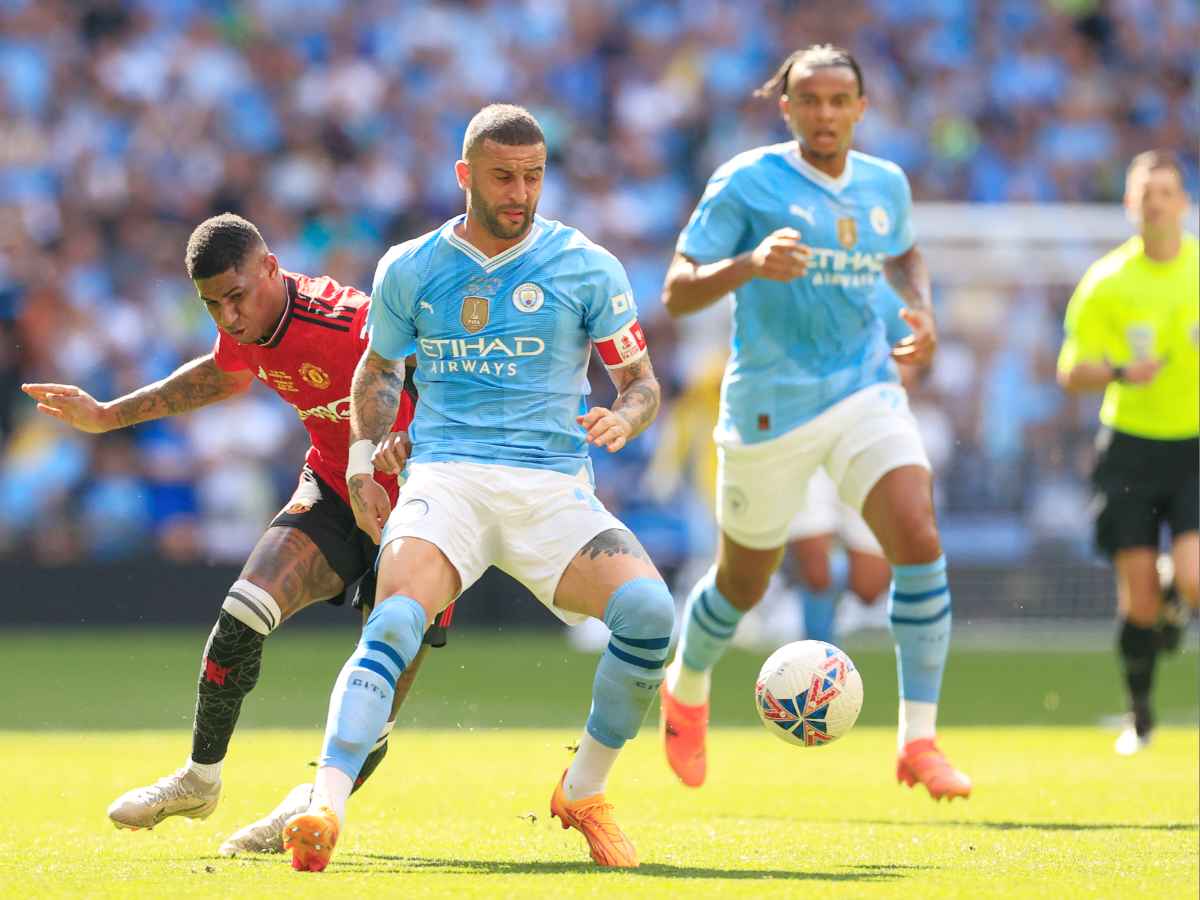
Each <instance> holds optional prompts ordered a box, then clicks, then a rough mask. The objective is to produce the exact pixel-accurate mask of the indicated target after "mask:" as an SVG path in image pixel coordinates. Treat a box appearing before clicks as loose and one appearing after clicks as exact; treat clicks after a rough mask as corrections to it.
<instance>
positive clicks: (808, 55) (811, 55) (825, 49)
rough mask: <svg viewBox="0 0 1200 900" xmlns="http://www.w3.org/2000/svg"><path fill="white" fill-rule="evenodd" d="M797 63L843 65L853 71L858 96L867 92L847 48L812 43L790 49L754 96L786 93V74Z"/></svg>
mask: <svg viewBox="0 0 1200 900" xmlns="http://www.w3.org/2000/svg"><path fill="white" fill-rule="evenodd" d="M797 63H799V64H801V65H804V66H806V67H807V68H810V69H831V68H834V67H836V66H845V67H846V68H847V69H849V70H850V71H851V72H853V73H854V80H855V81H857V82H858V96H860V97H861V96H863V95H864V94H866V92H867V90H866V87H865V86H864V84H863V74H862V69H861V68H860V67H859V65H858V60H856V59H855V58H854V57H853V56H852V55H851V53H850V51H849V50H846V49H844V48H842V47H835V46H834V45H833V44H812V45H810V46H808V47H802V48H800V49H799V50H794V51H792V53H791V54H790V55H789V56H788V58H787V59H785V60H784V61H783V62H781V63H780V64H779V68H778V69H776V70H775V74H774V75H772V76H771V77H770V78H768V79H767V80H766V81H764V82H763V84H762V87H760V88H759V89H758V90H756V91H755V92H754V96H755V97H772V96H774V95H776V94H787V84H788V76H789V75H790V74H791V73H792V67H793V66H795V65H796V64H797Z"/></svg>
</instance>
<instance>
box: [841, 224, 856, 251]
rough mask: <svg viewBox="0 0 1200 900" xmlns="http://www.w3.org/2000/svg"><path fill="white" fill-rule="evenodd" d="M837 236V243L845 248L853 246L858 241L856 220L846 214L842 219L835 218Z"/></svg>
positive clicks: (849, 248)
mask: <svg viewBox="0 0 1200 900" xmlns="http://www.w3.org/2000/svg"><path fill="white" fill-rule="evenodd" d="M837 237H838V243H839V244H841V245H842V246H843V247H845V248H846V249H847V250H851V249H853V248H854V245H855V244H857V243H858V222H856V221H855V220H854V219H852V218H850V217H849V216H847V217H846V218H844V219H838V220H837Z"/></svg>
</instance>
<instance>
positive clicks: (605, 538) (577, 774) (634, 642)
mask: <svg viewBox="0 0 1200 900" xmlns="http://www.w3.org/2000/svg"><path fill="white" fill-rule="evenodd" d="M554 603H555V605H556V606H559V607H561V608H563V609H566V610H570V611H572V612H582V613H586V614H588V615H591V616H595V617H596V618H599V619H602V620H603V621H604V624H605V625H607V626H608V628H609V630H610V632H611V637H610V640H609V642H608V646H607V647H606V648H605V649H604V652H603V653H601V654H600V659H599V661H598V662H597V664H596V676H595V678H594V679H593V680H592V703H591V711H590V713H589V715H588V718H587V723H586V725H585V726H584V729H583V734H582V735H580V738H579V750H578V752H577V753H576V754H575V758H574V759H572V760H571V765H570V767H569V768H568V769H567V772H566V774H565V775H564V776H563V784H562V790H563V792H564V794H565V796H566V798H567V799H568V800H578V799H580V798H582V797H588V796H592V795H595V794H602V793H604V790H605V786H606V784H607V781H608V775H609V772H610V771H611V770H612V767H613V765H614V764H615V763H616V761H617V756H618V754H619V752H620V750H621V747H622V746H624V744H625V742H626V741H628V740H630V739H631V738H633V737H635V736H636V735H637V733H638V731H639V729H640V728H641V726H642V721H643V720H644V719H645V718H646V712H647V710H648V709H649V708H650V704H651V702H652V701H653V699H654V696H655V694H657V693H658V689H659V685H660V684H661V683H662V680H663V673H664V669H663V665H664V663H665V662H666V658H667V646H668V645H669V644H670V641H671V631H672V628H673V625H674V622H675V601H674V600H673V599H672V597H671V592H670V591H669V590H667V586H666V585H665V584H663V580H662V578H661V577H660V576H659V574H658V571H657V570H656V569H655V568H654V564H653V563H652V562H650V558H649V557H648V556H647V555H646V551H645V550H644V549H643V548H642V545H641V544H639V543H638V541H637V538H635V537H634V536H633V535H632V534H630V533H629V532H628V531H625V530H624V529H611V530H609V531H603V532H601V533H600V534H598V535H596V536H595V537H594V538H592V539H591V540H590V541H588V542H587V543H586V544H585V545H584V546H583V548H582V549H581V550H580V551H579V552H578V553H577V554H576V555H575V558H574V559H572V560H571V563H570V565H569V566H567V570H566V571H565V572H564V573H563V577H562V580H561V581H560V582H559V585H558V589H557V590H556V591H555V597H554Z"/></svg>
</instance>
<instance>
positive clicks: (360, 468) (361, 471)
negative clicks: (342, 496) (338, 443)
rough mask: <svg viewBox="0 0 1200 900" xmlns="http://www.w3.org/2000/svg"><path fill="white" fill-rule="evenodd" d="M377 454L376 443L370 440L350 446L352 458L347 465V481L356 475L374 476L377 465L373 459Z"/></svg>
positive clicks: (356, 442)
mask: <svg viewBox="0 0 1200 900" xmlns="http://www.w3.org/2000/svg"><path fill="white" fill-rule="evenodd" d="M374 454H375V442H374V441H368V440H365V439H364V440H361V441H355V442H354V443H353V444H351V445H350V457H349V460H348V461H347V463H346V480H347V481H349V480H350V479H351V478H353V477H354V476H355V475H374V474H375V464H374V463H372V462H371V457H372V456H373V455H374Z"/></svg>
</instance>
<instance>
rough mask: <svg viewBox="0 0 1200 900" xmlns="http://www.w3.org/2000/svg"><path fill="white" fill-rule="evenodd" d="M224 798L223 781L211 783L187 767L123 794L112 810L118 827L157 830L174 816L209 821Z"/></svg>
mask: <svg viewBox="0 0 1200 900" xmlns="http://www.w3.org/2000/svg"><path fill="white" fill-rule="evenodd" d="M220 798H221V782H220V781H217V782H215V783H212V784H210V783H209V782H207V781H204V780H203V779H201V778H200V776H199V775H197V774H196V773H195V772H192V771H191V770H189V769H188V768H187V767H186V766H185V767H183V768H182V769H178V770H176V771H174V772H172V773H171V774H170V775H165V776H163V777H162V778H160V779H158V781H156V782H154V784H150V785H147V786H146V787H140V788H134V789H133V790H132V791H127V792H126V793H124V794H122V795H121V796H120V797H118V798H117V799H116V800H114V801H113V802H112V804H111V805H110V806H109V807H108V817H109V818H110V819H112V822H113V824H114V825H116V826H117V827H118V828H129V829H132V830H133V831H136V830H137V829H139V828H153V827H154V826H155V825H157V824H158V823H159V822H161V821H162V820H163V819H166V818H168V817H170V816H184V817H186V818H188V819H207V818H208V817H209V816H210V815H212V811H213V810H214V809H216V808H217V801H218V800H219V799H220Z"/></svg>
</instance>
